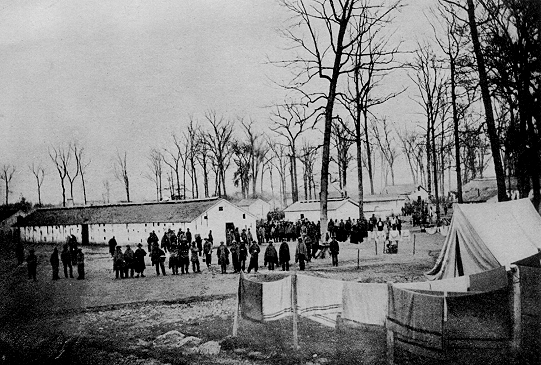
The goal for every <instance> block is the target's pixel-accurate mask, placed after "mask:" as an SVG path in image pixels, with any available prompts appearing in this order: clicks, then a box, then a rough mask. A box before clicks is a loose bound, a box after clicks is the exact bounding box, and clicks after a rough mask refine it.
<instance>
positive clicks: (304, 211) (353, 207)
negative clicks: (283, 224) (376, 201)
mask: <svg viewBox="0 0 541 365" xmlns="http://www.w3.org/2000/svg"><path fill="white" fill-rule="evenodd" d="M284 214H285V220H288V221H292V222H295V221H297V220H299V219H308V220H309V221H312V222H317V221H319V220H320V218H321V214H320V201H319V200H308V201H298V202H295V203H293V204H291V205H290V206H289V207H287V208H286V209H284ZM327 218H328V219H329V220H330V219H332V220H340V219H344V220H346V219H348V218H354V219H358V218H359V206H358V205H357V203H355V202H354V201H353V200H351V199H349V198H344V199H329V200H328V201H327Z"/></svg>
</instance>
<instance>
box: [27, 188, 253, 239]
mask: <svg viewBox="0 0 541 365" xmlns="http://www.w3.org/2000/svg"><path fill="white" fill-rule="evenodd" d="M18 226H19V227H20V236H21V239H22V240H23V241H27V242H52V243H63V242H66V238H67V236H68V235H72V234H73V235H74V236H75V237H76V238H77V240H78V241H79V242H82V243H83V244H106V243H107V242H108V241H109V239H110V238H111V237H113V236H115V238H116V240H117V241H118V242H119V244H133V245H136V244H138V243H146V240H147V238H148V236H149V234H150V232H152V231H154V232H155V233H156V234H157V235H158V237H160V238H161V236H162V235H163V234H164V233H165V232H166V231H167V230H169V229H172V230H174V231H175V232H177V231H178V230H179V229H182V230H183V231H186V230H187V229H188V228H189V229H190V231H191V232H192V234H193V235H195V234H197V233H199V234H200V235H201V237H207V236H208V234H209V231H212V235H213V237H214V244H215V245H219V243H220V241H225V233H226V229H229V228H232V227H238V228H239V229H243V228H246V229H247V228H251V229H252V230H255V227H256V217H255V216H254V215H253V214H251V213H250V212H248V211H246V210H244V209H241V208H239V207H238V206H236V205H234V204H232V203H230V202H228V201H227V200H225V199H221V198H210V199H195V200H177V201H168V202H159V203H124V204H111V205H98V206H85V207H71V208H43V209H37V210H36V211H34V212H33V213H32V214H30V215H28V216H27V217H25V218H24V219H22V220H21V221H20V222H19V223H18Z"/></svg>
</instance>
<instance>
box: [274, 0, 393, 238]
mask: <svg viewBox="0 0 541 365" xmlns="http://www.w3.org/2000/svg"><path fill="white" fill-rule="evenodd" d="M282 4H283V5H284V6H285V7H286V9H287V10H288V11H289V12H291V13H292V14H293V15H294V19H293V23H292V26H291V27H289V28H288V29H286V30H285V32H284V34H285V36H286V37H287V38H289V39H290V40H291V41H292V42H293V44H294V45H295V46H296V47H297V49H298V50H299V51H300V52H297V55H298V56H297V57H295V58H293V59H291V60H287V61H284V63H283V64H285V65H286V66H289V67H290V68H293V69H296V71H297V75H296V77H295V79H294V85H293V86H291V88H292V89H295V90H298V91H300V92H301V93H303V95H304V96H305V97H306V98H307V99H308V100H309V103H310V104H320V106H319V107H317V108H316V111H317V112H318V113H319V112H321V114H322V116H323V120H324V128H323V152H322V161H321V193H320V209H321V219H320V222H321V237H322V239H325V236H326V235H325V233H326V231H327V196H328V184H329V176H328V174H329V160H330V143H331V125H332V120H333V118H334V115H333V110H334V104H335V100H336V96H337V89H338V84H339V81H340V79H341V78H343V76H344V75H347V74H348V73H351V72H353V71H354V69H355V67H354V66H351V64H352V63H351V59H352V58H353V57H354V54H355V51H354V49H355V46H356V44H357V42H358V40H359V37H360V34H359V32H358V29H357V28H356V19H358V17H360V16H361V15H362V14H363V12H365V11H367V9H372V10H373V12H372V18H371V21H372V23H377V22H379V21H380V20H381V19H384V18H386V17H387V16H388V14H389V13H390V12H392V11H393V10H394V9H396V7H397V5H396V3H395V4H391V5H390V6H386V4H384V3H381V4H370V5H368V4H367V3H366V2H365V1H362V0H347V1H337V0H305V1H303V0H298V1H293V0H282ZM376 9H379V11H378V10H376ZM320 31H321V33H320ZM301 52H302V53H301ZM303 77H304V79H303ZM316 78H319V79H321V80H323V81H324V82H325V83H326V89H327V90H326V91H325V92H320V93H317V92H316V93H308V92H306V91H305V90H303V89H304V86H306V85H307V84H308V83H310V84H313V83H314V82H311V81H312V80H314V79H316ZM321 104H323V105H321Z"/></svg>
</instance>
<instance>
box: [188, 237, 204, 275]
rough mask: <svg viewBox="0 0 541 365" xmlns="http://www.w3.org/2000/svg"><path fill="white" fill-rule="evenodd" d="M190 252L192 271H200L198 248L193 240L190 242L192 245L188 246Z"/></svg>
mask: <svg viewBox="0 0 541 365" xmlns="http://www.w3.org/2000/svg"><path fill="white" fill-rule="evenodd" d="M190 253H191V260H192V271H193V272H194V273H195V272H201V268H200V266H199V248H198V247H197V244H196V243H195V242H192V247H190Z"/></svg>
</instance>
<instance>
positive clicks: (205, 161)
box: [195, 130, 210, 198]
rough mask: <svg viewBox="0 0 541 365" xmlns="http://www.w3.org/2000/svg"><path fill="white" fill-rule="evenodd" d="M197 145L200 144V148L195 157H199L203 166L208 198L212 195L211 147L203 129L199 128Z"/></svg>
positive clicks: (199, 161)
mask: <svg viewBox="0 0 541 365" xmlns="http://www.w3.org/2000/svg"><path fill="white" fill-rule="evenodd" d="M197 145H198V146H199V148H198V150H197V154H196V156H195V158H196V159H197V162H198V163H199V166H201V169H202V170H203V189H204V194H205V198H208V197H209V196H210V193H209V165H210V159H209V153H210V149H209V146H208V144H207V142H206V141H205V138H204V133H203V132H202V131H201V130H199V131H198V133H197Z"/></svg>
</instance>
